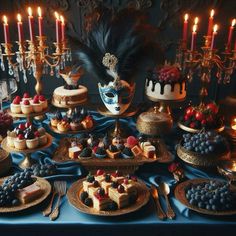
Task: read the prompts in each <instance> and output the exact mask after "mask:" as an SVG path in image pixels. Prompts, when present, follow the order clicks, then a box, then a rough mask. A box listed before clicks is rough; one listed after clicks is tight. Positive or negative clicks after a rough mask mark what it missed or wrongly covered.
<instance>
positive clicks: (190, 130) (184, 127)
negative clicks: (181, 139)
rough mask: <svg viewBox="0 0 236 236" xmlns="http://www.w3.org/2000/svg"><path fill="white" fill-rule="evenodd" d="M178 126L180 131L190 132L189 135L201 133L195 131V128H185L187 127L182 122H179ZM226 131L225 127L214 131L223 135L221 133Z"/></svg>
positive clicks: (198, 130)
mask: <svg viewBox="0 0 236 236" xmlns="http://www.w3.org/2000/svg"><path fill="white" fill-rule="evenodd" d="M178 126H179V128H180V129H182V130H184V131H187V132H189V133H193V134H195V133H199V132H200V131H201V130H200V129H193V128H190V127H188V126H185V125H184V124H182V123H181V122H178ZM224 129H225V126H224V125H222V126H221V127H219V128H217V129H213V130H214V131H215V132H217V133H221V132H223V131H224Z"/></svg>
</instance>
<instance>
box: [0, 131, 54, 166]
mask: <svg viewBox="0 0 236 236" xmlns="http://www.w3.org/2000/svg"><path fill="white" fill-rule="evenodd" d="M46 135H47V140H48V142H47V144H45V145H44V146H41V147H38V148H35V149H24V150H19V149H16V148H13V147H9V146H8V145H7V137H6V138H4V139H3V141H2V143H1V145H2V148H3V149H4V150H5V151H7V152H10V153H21V154H23V155H24V159H23V160H22V161H21V162H20V163H19V167H20V168H21V169H26V168H28V167H31V166H32V165H33V164H35V160H33V159H32V158H31V154H32V153H35V152H37V151H41V150H43V149H46V148H48V147H50V146H51V144H52V139H53V138H52V136H51V135H49V134H46Z"/></svg>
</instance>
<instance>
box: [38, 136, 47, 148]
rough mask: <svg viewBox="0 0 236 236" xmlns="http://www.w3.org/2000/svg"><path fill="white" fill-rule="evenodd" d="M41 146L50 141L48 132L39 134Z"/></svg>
mask: <svg viewBox="0 0 236 236" xmlns="http://www.w3.org/2000/svg"><path fill="white" fill-rule="evenodd" d="M38 139H39V146H44V145H46V144H47V142H48V137H47V135H46V134H43V135H42V136H39V138H38Z"/></svg>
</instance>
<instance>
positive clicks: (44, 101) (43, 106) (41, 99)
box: [39, 95, 48, 110]
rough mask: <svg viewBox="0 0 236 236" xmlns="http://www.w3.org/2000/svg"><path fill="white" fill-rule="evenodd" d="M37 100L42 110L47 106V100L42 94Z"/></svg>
mask: <svg viewBox="0 0 236 236" xmlns="http://www.w3.org/2000/svg"><path fill="white" fill-rule="evenodd" d="M39 102H40V104H41V105H42V108H43V110H45V109H47V108H48V100H47V99H46V98H45V97H44V96H43V95H39Z"/></svg>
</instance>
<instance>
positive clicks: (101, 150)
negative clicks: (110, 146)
mask: <svg viewBox="0 0 236 236" xmlns="http://www.w3.org/2000/svg"><path fill="white" fill-rule="evenodd" d="M95 156H96V157H97V158H105V157H107V153H106V150H105V149H104V148H101V147H98V148H97V149H96V152H95Z"/></svg>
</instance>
